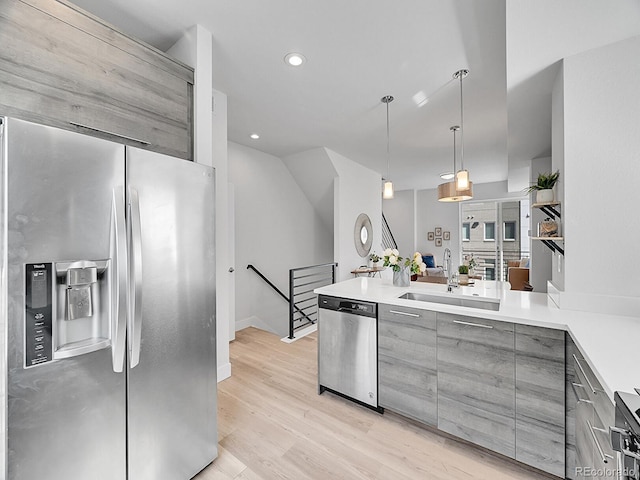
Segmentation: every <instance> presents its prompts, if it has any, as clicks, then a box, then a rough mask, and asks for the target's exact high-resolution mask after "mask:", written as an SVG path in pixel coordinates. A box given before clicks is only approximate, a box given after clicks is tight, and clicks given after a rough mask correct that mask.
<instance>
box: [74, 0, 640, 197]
mask: <svg viewBox="0 0 640 480" xmlns="http://www.w3.org/2000/svg"><path fill="white" fill-rule="evenodd" d="M73 3H75V4H77V5H78V6H80V7H81V8H84V9H86V10H88V11H90V12H91V13H93V14H95V15H97V16H99V17H101V18H103V19H104V20H106V21H108V22H110V23H112V24H114V25H115V26H116V27H118V28H119V29H120V30H122V31H124V32H125V33H128V34H130V35H132V36H135V37H138V38H140V39H142V40H144V41H146V42H147V43H150V44H151V45H153V46H155V47H157V48H159V49H161V50H167V49H168V48H169V47H170V46H171V45H172V44H173V43H174V42H175V41H177V40H178V39H179V38H180V37H181V36H182V35H183V33H184V32H185V31H186V30H187V29H188V28H190V27H191V26H193V25H194V24H200V25H202V26H203V27H205V28H206V29H207V30H209V31H210V32H211V33H212V35H213V75H214V88H215V89H216V90H219V91H222V92H224V93H226V94H227V95H228V128H229V140H231V141H234V142H237V143H240V144H243V145H248V146H251V147H253V148H256V149H258V150H261V151H263V152H266V153H270V154H272V155H275V156H278V157H284V156H287V155H290V154H293V153H297V152H300V151H304V150H308V149H310V148H315V147H319V146H324V147H327V148H330V149H331V150H334V151H336V152H338V153H340V154H342V155H344V156H346V157H348V158H350V159H352V160H354V161H356V162H359V163H361V164H363V165H366V166H368V167H370V168H371V169H373V170H376V171H378V172H380V173H381V174H382V175H383V176H386V175H387V154H386V145H387V139H386V107H385V105H384V104H383V103H381V101H380V99H381V98H382V97H383V96H385V95H393V96H394V97H395V100H394V101H393V102H392V103H391V104H390V105H389V112H390V124H391V138H390V145H391V147H390V149H391V172H390V177H391V179H392V180H393V181H394V183H395V184H396V188H400V189H403V188H433V187H435V186H436V185H437V184H438V183H441V180H440V178H439V177H438V174H439V173H440V172H443V171H447V170H451V169H452V163H453V137H452V134H451V132H450V131H449V127H450V126H451V125H454V124H459V123H460V90H459V83H457V81H452V74H453V73H454V72H455V71H457V70H459V69H461V68H468V69H469V70H470V74H469V76H468V77H467V78H466V79H465V80H464V83H463V91H464V127H465V129H464V130H465V133H464V160H465V167H467V168H468V169H469V170H470V172H471V176H472V180H473V181H474V182H475V183H484V182H490V181H498V180H505V179H506V178H507V174H508V168H518V167H520V166H526V165H527V163H528V161H529V160H530V159H531V158H535V157H538V156H544V155H548V154H550V149H551V126H550V120H551V113H550V112H551V86H552V82H553V78H554V76H555V72H556V68H557V67H555V66H554V64H556V65H557V61H558V60H559V59H561V58H563V57H566V56H568V55H572V54H575V53H578V52H581V51H585V50H589V49H591V48H594V47H597V46H600V45H605V44H608V43H612V42H614V41H618V40H621V39H624V38H628V37H630V36H634V35H640V0H615V1H611V0H508V1H506V0H482V1H478V0H402V1H398V0H395V1H393V0H295V1H292V0H269V1H265V0H189V1H179V0H135V1H134V0H110V1H106V0H74V2H73ZM292 51H295V52H301V53H303V54H304V55H305V56H306V58H307V62H306V63H305V64H304V65H303V66H302V67H300V68H297V69H296V68H292V67H289V66H287V65H285V63H284V61H283V58H284V56H285V55H286V54H287V53H289V52H292ZM420 96H426V97H429V101H428V102H427V103H426V104H425V105H423V106H418V105H417V103H416V97H420ZM253 132H256V133H259V134H260V136H261V138H260V139H259V140H257V141H256V140H251V139H250V138H249V134H250V133H253ZM458 140H459V136H458ZM507 158H508V160H507ZM458 161H459V157H458Z"/></svg>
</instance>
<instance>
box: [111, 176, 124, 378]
mask: <svg viewBox="0 0 640 480" xmlns="http://www.w3.org/2000/svg"><path fill="white" fill-rule="evenodd" d="M124 215H125V204H124V188H123V187H122V186H120V187H116V188H114V189H113V195H112V203H111V246H110V249H111V255H110V256H111V268H112V269H113V270H112V273H111V279H112V280H111V359H112V362H113V371H114V372H117V373H119V372H122V370H123V368H124V356H125V355H124V354H125V345H126V331H127V330H126V325H127V324H126V321H127V304H126V298H127V226H126V221H125V217H124Z"/></svg>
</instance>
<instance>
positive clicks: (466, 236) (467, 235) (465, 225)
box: [462, 223, 471, 242]
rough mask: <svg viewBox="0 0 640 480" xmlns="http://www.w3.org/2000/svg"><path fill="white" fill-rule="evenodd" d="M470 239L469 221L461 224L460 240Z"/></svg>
mask: <svg viewBox="0 0 640 480" xmlns="http://www.w3.org/2000/svg"><path fill="white" fill-rule="evenodd" d="M469 240H471V225H469V223H463V224H462V241H463V242H468V241H469Z"/></svg>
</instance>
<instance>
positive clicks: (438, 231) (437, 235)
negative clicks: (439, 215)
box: [436, 227, 442, 238]
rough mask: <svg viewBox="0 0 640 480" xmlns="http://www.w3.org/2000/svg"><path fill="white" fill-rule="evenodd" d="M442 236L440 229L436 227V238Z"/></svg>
mask: <svg viewBox="0 0 640 480" xmlns="http://www.w3.org/2000/svg"><path fill="white" fill-rule="evenodd" d="M441 236H442V227H436V238H437V237H441Z"/></svg>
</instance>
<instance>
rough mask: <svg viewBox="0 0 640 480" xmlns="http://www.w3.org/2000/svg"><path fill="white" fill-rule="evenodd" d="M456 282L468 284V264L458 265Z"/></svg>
mask: <svg viewBox="0 0 640 480" xmlns="http://www.w3.org/2000/svg"><path fill="white" fill-rule="evenodd" d="M458 283H460V285H469V266H468V265H460V266H459V267H458Z"/></svg>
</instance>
